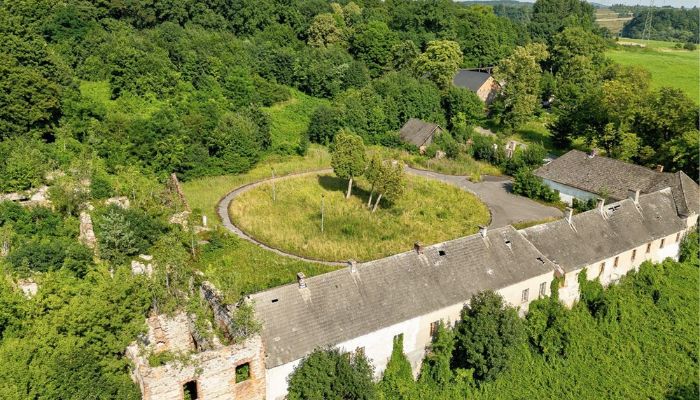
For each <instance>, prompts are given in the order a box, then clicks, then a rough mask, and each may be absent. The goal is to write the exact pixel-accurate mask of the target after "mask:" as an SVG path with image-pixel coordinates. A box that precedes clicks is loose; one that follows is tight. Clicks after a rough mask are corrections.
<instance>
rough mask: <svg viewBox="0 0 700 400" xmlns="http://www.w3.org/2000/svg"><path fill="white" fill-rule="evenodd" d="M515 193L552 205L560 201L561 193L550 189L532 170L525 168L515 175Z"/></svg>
mask: <svg viewBox="0 0 700 400" xmlns="http://www.w3.org/2000/svg"><path fill="white" fill-rule="evenodd" d="M513 193H515V194H519V195H521V196H525V197H529V198H531V199H536V200H543V201H547V202H550V203H553V202H556V201H558V200H559V192H557V191H556V190H553V189H550V188H549V186H547V185H545V184H544V183H543V182H542V179H540V178H538V177H536V176H535V175H534V174H533V173H532V171H531V170H529V169H527V168H523V169H521V170H520V171H518V172H517V173H516V174H515V177H514V179H513Z"/></svg>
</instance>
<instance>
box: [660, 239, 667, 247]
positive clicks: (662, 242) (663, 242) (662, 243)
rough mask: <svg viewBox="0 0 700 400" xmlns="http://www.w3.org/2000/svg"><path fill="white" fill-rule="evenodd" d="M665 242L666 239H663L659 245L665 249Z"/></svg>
mask: <svg viewBox="0 0 700 400" xmlns="http://www.w3.org/2000/svg"><path fill="white" fill-rule="evenodd" d="M665 243H666V239H661V244H660V245H659V248H660V249H663V248H664V244H665Z"/></svg>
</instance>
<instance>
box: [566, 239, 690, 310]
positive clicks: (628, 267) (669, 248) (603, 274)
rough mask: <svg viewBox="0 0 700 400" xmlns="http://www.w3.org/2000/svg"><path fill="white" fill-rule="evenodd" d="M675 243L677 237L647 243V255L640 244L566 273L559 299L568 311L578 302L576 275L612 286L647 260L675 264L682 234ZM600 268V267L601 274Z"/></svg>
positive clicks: (645, 246)
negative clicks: (584, 273)
mask: <svg viewBox="0 0 700 400" xmlns="http://www.w3.org/2000/svg"><path fill="white" fill-rule="evenodd" d="M661 239H664V247H663V248H662V247H661ZM676 239H677V236H676V234H675V233H674V234H672V235H669V236H666V237H664V238H659V239H657V240H654V241H653V242H651V248H650V250H649V253H647V244H644V245H642V246H639V247H635V248H633V249H629V250H627V251H624V252H622V253H620V254H618V255H616V256H613V257H609V258H604V259H600V260H598V261H596V262H593V263H591V264H589V265H587V266H586V267H584V268H580V269H577V270H575V271H571V272H568V273H567V274H566V279H565V281H564V286H563V287H561V288H559V299H560V300H561V301H562V302H563V303H564V304H566V305H567V306H568V307H571V306H572V305H573V304H574V302H576V301H578V299H579V295H580V293H579V284H578V274H579V273H580V272H581V271H583V270H584V269H586V270H587V271H586V277H587V278H588V280H594V279H596V278H599V279H600V283H601V284H603V285H604V286H607V285H610V284H612V283H616V282H617V281H618V280H620V278H622V277H623V276H624V275H626V274H627V273H628V272H630V271H632V270H639V266H640V265H641V264H642V263H643V262H644V261H647V260H649V261H651V262H654V263H659V262H662V261H663V260H665V259H666V258H672V259H674V260H678V252H679V250H680V241H681V240H682V239H683V233H681V235H680V237H678V241H677V240H676ZM634 250H636V251H637V252H636V254H635V257H634V260H632V253H633V251H634ZM615 258H618V260H617V267H615ZM601 264H604V265H603V268H602V271H601Z"/></svg>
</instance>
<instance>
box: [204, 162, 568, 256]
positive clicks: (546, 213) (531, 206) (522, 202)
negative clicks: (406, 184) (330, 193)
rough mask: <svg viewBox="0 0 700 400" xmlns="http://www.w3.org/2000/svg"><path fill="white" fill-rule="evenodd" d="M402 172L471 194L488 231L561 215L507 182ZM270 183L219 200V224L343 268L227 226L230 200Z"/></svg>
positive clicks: (247, 237) (250, 186)
mask: <svg viewBox="0 0 700 400" xmlns="http://www.w3.org/2000/svg"><path fill="white" fill-rule="evenodd" d="M331 172H333V170H332V169H330V168H328V169H321V170H316V171H308V172H301V173H297V174H291V175H285V176H281V177H277V178H274V180H275V181H279V180H282V179H288V178H292V177H300V176H305V175H315V174H324V173H331ZM406 172H407V173H409V174H411V175H417V176H422V177H425V178H428V179H435V180H439V181H441V182H445V183H448V184H450V185H453V186H457V187H458V188H460V189H462V190H466V191H469V192H471V193H473V194H475V195H476V196H478V197H479V198H480V199H481V200H482V201H483V202H484V203H485V204H486V206H487V207H488V208H489V211H490V212H491V224H490V225H489V226H490V227H492V228H500V227H503V226H506V225H510V224H513V223H516V222H522V221H534V220H541V219H544V218H548V217H560V216H561V215H562V213H561V211H559V210H558V209H556V208H554V207H548V206H544V205H542V204H540V203H537V202H535V201H532V200H530V199H528V198H525V197H521V196H516V195H514V194H512V193H510V186H511V182H510V180H509V179H507V178H499V177H486V178H485V179H484V181H483V182H478V183H472V182H470V181H469V180H467V178H466V177H464V176H455V175H445V174H440V173H437V172H432V171H424V170H420V169H415V168H411V167H408V166H407V167H406ZM271 181H272V179H265V180H262V181H258V182H253V183H250V184H248V185H244V186H241V187H238V188H236V189H234V190H233V191H231V192H230V193H228V194H227V195H226V196H225V197H224V198H223V199H221V201H220V202H219V204H218V205H217V209H216V211H217V213H218V214H219V218H220V219H221V222H222V223H223V225H224V227H225V228H226V229H228V230H230V231H231V232H233V233H235V234H236V235H237V236H239V237H240V238H243V239H245V240H248V241H249V242H252V243H254V244H256V245H258V246H260V247H261V248H263V249H265V250H268V251H272V252H274V253H276V254H279V255H281V256H284V257H289V258H293V259H295V260H300V261H310V262H315V263H320V264H325V265H333V266H342V265H345V263H344V262H333V261H321V260H315V259H311V258H306V257H300V256H297V255H294V254H290V253H286V252H284V251H282V250H280V249H277V248H274V247H270V246H268V245H266V244H264V243H261V242H259V241H257V240H255V238H253V237H251V236H250V235H248V234H247V233H246V232H244V231H243V230H241V229H240V228H238V227H237V226H236V225H234V224H233V222H231V217H230V216H229V212H228V209H229V205H230V204H231V201H233V199H235V198H236V197H237V196H239V195H241V194H242V193H245V192H247V191H248V190H250V189H253V188H255V187H257V186H260V185H262V184H264V183H268V182H271Z"/></svg>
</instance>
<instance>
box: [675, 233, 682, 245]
mask: <svg viewBox="0 0 700 400" xmlns="http://www.w3.org/2000/svg"><path fill="white" fill-rule="evenodd" d="M680 241H681V233H680V232H678V233H676V243H678V242H680Z"/></svg>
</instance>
